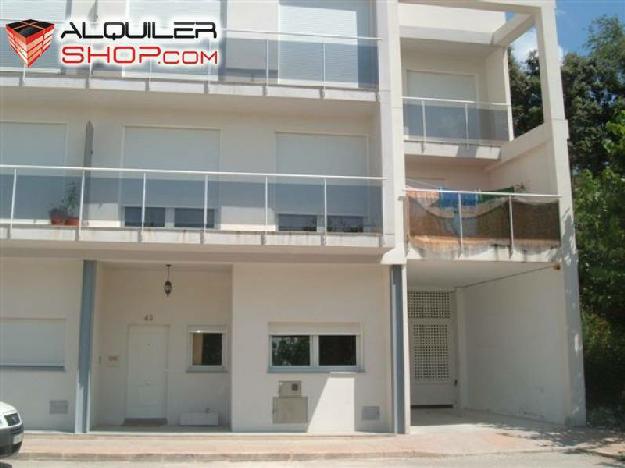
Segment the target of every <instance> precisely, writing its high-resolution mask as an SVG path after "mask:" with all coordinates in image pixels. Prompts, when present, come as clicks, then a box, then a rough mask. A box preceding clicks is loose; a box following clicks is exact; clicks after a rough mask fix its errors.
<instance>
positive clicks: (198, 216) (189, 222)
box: [174, 208, 215, 229]
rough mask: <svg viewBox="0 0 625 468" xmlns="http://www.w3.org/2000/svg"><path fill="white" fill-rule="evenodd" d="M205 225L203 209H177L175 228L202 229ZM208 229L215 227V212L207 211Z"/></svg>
mask: <svg viewBox="0 0 625 468" xmlns="http://www.w3.org/2000/svg"><path fill="white" fill-rule="evenodd" d="M203 224H204V210H203V209H202V208H176V209H175V210H174V226H175V227H177V228H196V229H201V228H202V225H203ZM204 227H206V228H214V227H215V211H214V210H206V226H204Z"/></svg>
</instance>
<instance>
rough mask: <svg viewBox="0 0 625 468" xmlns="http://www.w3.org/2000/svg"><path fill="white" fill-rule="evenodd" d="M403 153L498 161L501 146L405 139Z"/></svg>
mask: <svg viewBox="0 0 625 468" xmlns="http://www.w3.org/2000/svg"><path fill="white" fill-rule="evenodd" d="M404 153H405V154H406V155H407V156H425V157H439V158H460V159H481V160H484V161H498V160H499V158H500V156H501V146H495V145H489V144H483V143H476V144H465V143H445V142H440V143H436V142H424V141H417V140H411V139H406V140H404Z"/></svg>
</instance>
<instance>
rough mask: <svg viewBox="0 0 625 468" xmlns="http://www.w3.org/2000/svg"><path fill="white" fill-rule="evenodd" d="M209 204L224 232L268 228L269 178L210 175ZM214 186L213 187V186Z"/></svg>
mask: <svg viewBox="0 0 625 468" xmlns="http://www.w3.org/2000/svg"><path fill="white" fill-rule="evenodd" d="M208 185H209V190H210V192H209V195H210V196H209V207H211V208H213V207H216V208H218V212H217V213H218V214H217V219H218V227H219V228H220V229H221V230H224V231H264V229H265V181H264V179H263V178H262V177H254V176H247V175H223V176H210V177H209V181H208ZM210 187H212V189H210Z"/></svg>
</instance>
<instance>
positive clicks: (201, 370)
mask: <svg viewBox="0 0 625 468" xmlns="http://www.w3.org/2000/svg"><path fill="white" fill-rule="evenodd" d="M227 373H228V369H226V368H225V367H222V366H214V367H187V374H227Z"/></svg>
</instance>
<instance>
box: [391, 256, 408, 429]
mask: <svg viewBox="0 0 625 468" xmlns="http://www.w3.org/2000/svg"><path fill="white" fill-rule="evenodd" d="M390 280H391V281H390V283H391V284H390V286H391V304H390V306H391V314H390V315H391V380H392V400H393V406H392V407H393V426H392V429H393V432H395V433H398V434H405V433H407V432H409V430H410V401H409V395H410V391H409V387H408V384H409V383H408V382H407V379H406V376H407V375H408V374H407V372H406V370H407V368H408V354H407V353H406V349H407V346H406V345H407V329H406V324H407V320H406V300H405V299H406V273H405V267H403V266H401V265H393V266H391V274H390Z"/></svg>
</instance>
